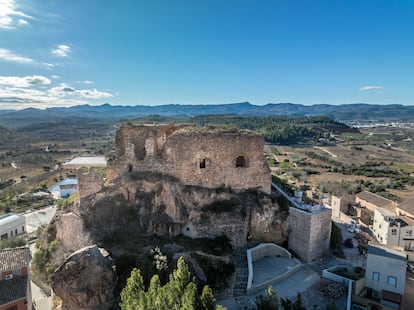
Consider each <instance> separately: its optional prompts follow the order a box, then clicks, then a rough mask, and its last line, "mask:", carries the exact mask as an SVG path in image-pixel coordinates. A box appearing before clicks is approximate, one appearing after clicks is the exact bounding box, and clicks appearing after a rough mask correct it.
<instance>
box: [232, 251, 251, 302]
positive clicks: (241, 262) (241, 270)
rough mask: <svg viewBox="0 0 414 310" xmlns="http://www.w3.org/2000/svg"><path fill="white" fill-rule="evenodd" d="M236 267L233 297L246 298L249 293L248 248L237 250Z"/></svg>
mask: <svg viewBox="0 0 414 310" xmlns="http://www.w3.org/2000/svg"><path fill="white" fill-rule="evenodd" d="M234 265H235V266H236V271H235V276H234V284H233V296H232V297H238V296H244V295H246V292H247V278H248V276H249V269H248V267H247V254H246V248H239V249H236V252H235V257H234Z"/></svg>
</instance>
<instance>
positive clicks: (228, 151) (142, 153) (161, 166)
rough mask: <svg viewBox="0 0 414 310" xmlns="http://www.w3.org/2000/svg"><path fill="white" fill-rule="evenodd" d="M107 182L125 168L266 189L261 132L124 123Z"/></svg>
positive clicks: (219, 184)
mask: <svg viewBox="0 0 414 310" xmlns="http://www.w3.org/2000/svg"><path fill="white" fill-rule="evenodd" d="M115 143H116V151H115V158H114V159H113V160H112V161H109V163H108V172H107V177H108V180H109V182H111V180H113V179H115V178H116V177H118V176H119V175H123V174H125V173H126V172H134V171H141V172H143V171H150V172H160V173H163V174H168V175H171V176H174V177H176V178H177V179H179V180H180V181H181V182H182V183H183V184H185V185H195V186H202V187H206V188H219V187H230V188H232V189H236V190H246V189H258V190H260V191H262V192H265V193H267V194H270V190H271V188H270V179H271V177H270V169H269V167H268V165H267V163H266V161H265V160H264V156H263V147H264V139H263V136H262V135H261V134H258V133H254V132H250V131H242V130H238V129H234V130H228V129H227V130H226V129H223V128H220V127H210V128H198V127H196V126H193V125H155V126H154V125H141V126H133V125H124V126H122V127H121V128H120V129H119V130H118V132H117V135H116V140H115Z"/></svg>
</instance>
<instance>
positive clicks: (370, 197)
mask: <svg viewBox="0 0 414 310" xmlns="http://www.w3.org/2000/svg"><path fill="white" fill-rule="evenodd" d="M356 197H358V198H359V199H361V200H365V201H367V202H370V203H372V204H374V205H376V206H377V207H380V208H385V207H388V208H389V207H394V206H395V205H396V203H395V202H394V201H392V200H389V199H386V198H384V197H381V196H379V195H377V194H374V193H371V192H368V191H362V192H360V193H358V194H356Z"/></svg>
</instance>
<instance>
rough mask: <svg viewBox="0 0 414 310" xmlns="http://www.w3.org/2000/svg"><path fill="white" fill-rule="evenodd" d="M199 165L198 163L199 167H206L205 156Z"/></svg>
mask: <svg viewBox="0 0 414 310" xmlns="http://www.w3.org/2000/svg"><path fill="white" fill-rule="evenodd" d="M199 165H200V169H206V159H205V158H203V159H201V160H200V163H199Z"/></svg>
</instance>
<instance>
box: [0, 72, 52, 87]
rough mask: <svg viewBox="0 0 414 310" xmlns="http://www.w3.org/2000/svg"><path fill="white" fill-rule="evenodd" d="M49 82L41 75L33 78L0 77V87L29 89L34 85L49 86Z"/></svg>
mask: <svg viewBox="0 0 414 310" xmlns="http://www.w3.org/2000/svg"><path fill="white" fill-rule="evenodd" d="M49 84H50V80H49V79H48V78H47V77H44V76H41V75H33V76H25V77H18V76H0V86H2V85H3V86H12V87H19V88H22V87H31V86H35V85H49Z"/></svg>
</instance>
